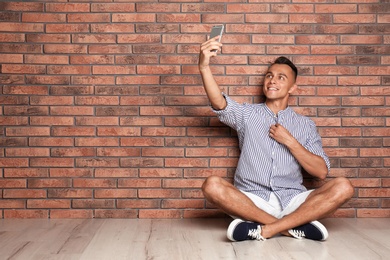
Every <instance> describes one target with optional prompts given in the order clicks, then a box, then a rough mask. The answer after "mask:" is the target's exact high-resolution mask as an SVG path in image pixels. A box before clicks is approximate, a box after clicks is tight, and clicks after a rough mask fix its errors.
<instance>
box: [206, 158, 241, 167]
mask: <svg viewBox="0 0 390 260" xmlns="http://www.w3.org/2000/svg"><path fill="white" fill-rule="evenodd" d="M237 163H238V159H237V158H218V159H216V158H211V159H210V166H211V167H231V168H232V167H236V166H237Z"/></svg>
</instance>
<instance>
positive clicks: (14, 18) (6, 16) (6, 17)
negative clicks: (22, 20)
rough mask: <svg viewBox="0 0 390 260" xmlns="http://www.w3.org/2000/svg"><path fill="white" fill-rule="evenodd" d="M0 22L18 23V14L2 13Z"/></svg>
mask: <svg viewBox="0 0 390 260" xmlns="http://www.w3.org/2000/svg"><path fill="white" fill-rule="evenodd" d="M0 21H6V22H18V21H19V14H18V13H14V12H4V11H3V12H2V13H1V14H0Z"/></svg>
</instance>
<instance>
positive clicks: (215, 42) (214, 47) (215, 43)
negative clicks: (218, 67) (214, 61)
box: [199, 25, 224, 70]
mask: <svg viewBox="0 0 390 260" xmlns="http://www.w3.org/2000/svg"><path fill="white" fill-rule="evenodd" d="M223 28H224V26H223V25H216V26H213V28H212V30H211V33H210V38H209V40H207V41H206V42H204V43H202V45H201V46H200V55H199V69H200V70H201V69H202V68H205V67H208V66H209V64H210V58H211V57H213V56H217V52H218V51H221V47H222V43H221V39H222V33H223Z"/></svg>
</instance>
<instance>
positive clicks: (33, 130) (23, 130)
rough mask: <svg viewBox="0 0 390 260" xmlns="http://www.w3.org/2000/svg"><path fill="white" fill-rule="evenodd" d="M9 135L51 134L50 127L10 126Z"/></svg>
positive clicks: (7, 130) (7, 132) (7, 131)
mask: <svg viewBox="0 0 390 260" xmlns="http://www.w3.org/2000/svg"><path fill="white" fill-rule="evenodd" d="M6 135H7V136H49V135H50V128H48V127H8V128H7V129H6Z"/></svg>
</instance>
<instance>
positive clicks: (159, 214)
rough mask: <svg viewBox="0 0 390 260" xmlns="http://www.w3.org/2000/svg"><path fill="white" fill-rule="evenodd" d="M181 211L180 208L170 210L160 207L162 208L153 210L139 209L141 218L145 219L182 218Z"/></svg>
mask: <svg viewBox="0 0 390 260" xmlns="http://www.w3.org/2000/svg"><path fill="white" fill-rule="evenodd" d="M180 217H181V212H180V210H170V209H165V210H164V209H160V210H152V209H141V210H139V218H141V219H143V218H146V219H153V218H157V219H164V218H167V219H174V218H180Z"/></svg>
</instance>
